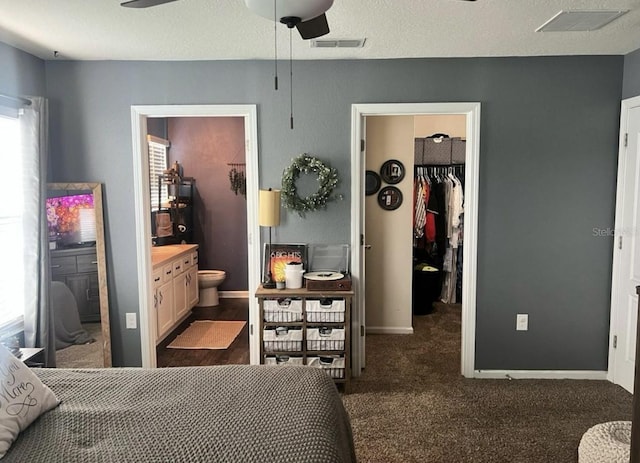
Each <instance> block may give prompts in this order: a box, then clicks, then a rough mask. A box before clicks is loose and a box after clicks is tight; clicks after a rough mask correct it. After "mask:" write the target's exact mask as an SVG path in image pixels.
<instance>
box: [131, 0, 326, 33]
mask: <svg viewBox="0 0 640 463" xmlns="http://www.w3.org/2000/svg"><path fill="white" fill-rule="evenodd" d="M175 1H176V0H127V1H125V2H122V3H121V4H120V5H121V6H124V7H127V8H149V7H152V6H157V5H162V4H164V3H169V2H175ZM244 3H245V5H246V6H247V8H249V10H251V11H252V12H254V13H255V14H257V15H258V16H262V17H263V18H267V19H271V20H275V21H277V22H281V23H282V24H285V25H286V26H287V27H288V28H289V29H293V28H294V27H295V28H296V29H298V32H299V33H300V36H301V37H302V38H303V39H305V40H307V39H315V38H317V37H321V36H323V35H325V34H328V33H329V23H328V22H327V16H326V15H325V12H326V11H327V10H328V9H329V8H331V5H333V0H275V1H271V0H244Z"/></svg>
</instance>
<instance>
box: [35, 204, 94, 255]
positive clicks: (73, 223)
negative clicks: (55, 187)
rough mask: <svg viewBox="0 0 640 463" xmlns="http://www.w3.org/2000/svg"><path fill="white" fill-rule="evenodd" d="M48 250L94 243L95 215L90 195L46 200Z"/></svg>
mask: <svg viewBox="0 0 640 463" xmlns="http://www.w3.org/2000/svg"><path fill="white" fill-rule="evenodd" d="M46 208H47V224H48V227H49V243H50V246H49V247H50V248H52V249H56V248H69V247H75V246H91V245H94V244H95V242H96V215H95V209H94V208H93V195H92V194H84V193H83V194H71V195H65V196H57V197H53V198H47V202H46Z"/></svg>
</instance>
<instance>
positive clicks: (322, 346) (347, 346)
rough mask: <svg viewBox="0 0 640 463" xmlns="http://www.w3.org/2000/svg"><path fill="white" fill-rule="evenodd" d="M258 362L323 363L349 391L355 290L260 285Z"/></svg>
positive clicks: (258, 290)
mask: <svg viewBox="0 0 640 463" xmlns="http://www.w3.org/2000/svg"><path fill="white" fill-rule="evenodd" d="M255 295H256V297H257V298H258V304H259V306H260V363H262V364H273V365H288V364H289V365H310V366H314V367H317V368H322V369H324V370H325V371H326V372H327V374H328V375H329V376H331V377H332V378H333V380H334V381H335V382H336V383H337V384H343V385H344V391H345V392H348V391H349V384H350V381H351V333H350V332H351V301H352V298H353V295H354V293H353V291H308V290H307V289H306V288H301V289H265V288H263V287H262V286H260V287H259V288H258V289H257V290H256V294H255Z"/></svg>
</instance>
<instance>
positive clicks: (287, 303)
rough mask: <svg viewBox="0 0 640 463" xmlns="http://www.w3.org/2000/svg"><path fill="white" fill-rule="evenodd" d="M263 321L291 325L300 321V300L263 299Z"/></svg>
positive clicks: (288, 298) (287, 298)
mask: <svg viewBox="0 0 640 463" xmlns="http://www.w3.org/2000/svg"><path fill="white" fill-rule="evenodd" d="M264 321H265V322H272V323H273V322H275V323H291V322H300V321H302V300H301V299H293V298H290V297H286V298H280V299H265V301H264Z"/></svg>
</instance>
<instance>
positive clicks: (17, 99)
mask: <svg viewBox="0 0 640 463" xmlns="http://www.w3.org/2000/svg"><path fill="white" fill-rule="evenodd" d="M0 99H3V100H9V101H12V102H14V103H20V104H22V105H25V106H31V100H29V99H27V98H22V97H20V96H11V95H6V94H4V93H0Z"/></svg>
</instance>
